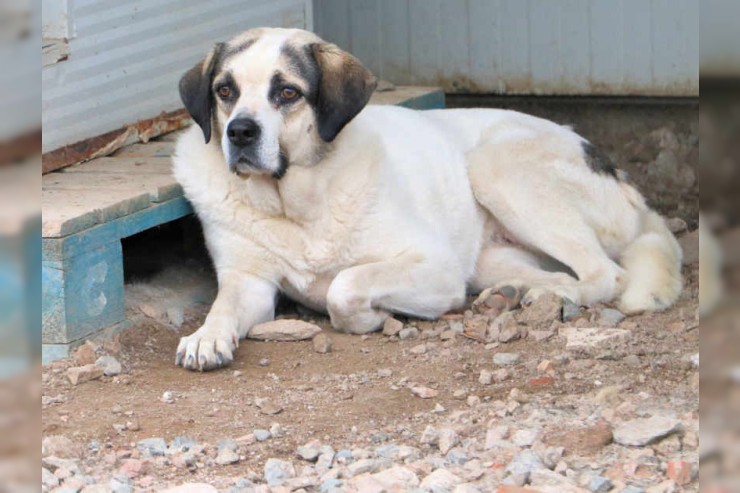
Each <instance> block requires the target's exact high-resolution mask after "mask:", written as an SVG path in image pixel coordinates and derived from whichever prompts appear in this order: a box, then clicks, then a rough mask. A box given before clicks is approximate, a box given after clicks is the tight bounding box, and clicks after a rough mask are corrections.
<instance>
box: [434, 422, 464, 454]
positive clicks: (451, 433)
mask: <svg viewBox="0 0 740 493" xmlns="http://www.w3.org/2000/svg"><path fill="white" fill-rule="evenodd" d="M437 443H438V446H439V451H440V452H442V454H446V453H447V452H449V451H450V449H452V447H454V446H455V445H457V444H458V443H460V437H459V436H458V435H457V432H455V430H453V429H452V428H442V429H441V430H439V434H438V435H437Z"/></svg>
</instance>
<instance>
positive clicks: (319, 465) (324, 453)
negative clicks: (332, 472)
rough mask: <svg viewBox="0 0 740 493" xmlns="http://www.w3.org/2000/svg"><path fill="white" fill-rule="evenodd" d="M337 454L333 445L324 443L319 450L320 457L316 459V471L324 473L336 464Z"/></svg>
mask: <svg viewBox="0 0 740 493" xmlns="http://www.w3.org/2000/svg"><path fill="white" fill-rule="evenodd" d="M335 455H336V454H335V452H334V449H333V448H331V446H329V445H324V446H323V447H321V449H320V450H319V458H318V460H317V461H316V472H318V473H319V474H324V473H326V472H327V471H328V470H329V469H331V467H332V465H333V464H334V457H335Z"/></svg>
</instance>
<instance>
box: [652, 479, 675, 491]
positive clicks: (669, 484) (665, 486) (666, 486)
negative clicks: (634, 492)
mask: <svg viewBox="0 0 740 493" xmlns="http://www.w3.org/2000/svg"><path fill="white" fill-rule="evenodd" d="M646 493H676V483H675V482H674V481H673V480H672V479H668V480H666V481H663V482H662V483H660V484H656V485H655V486H651V487H649V488H648V489H647V490H646Z"/></svg>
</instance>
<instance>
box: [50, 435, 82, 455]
mask: <svg viewBox="0 0 740 493" xmlns="http://www.w3.org/2000/svg"><path fill="white" fill-rule="evenodd" d="M41 455H42V456H44V457H46V456H49V455H52V456H54V457H60V458H62V459H77V458H79V457H80V455H81V450H80V448H79V447H77V446H76V445H75V444H74V442H73V441H72V440H70V439H69V438H67V437H66V436H64V435H52V436H48V437H46V438H44V439H43V441H42V442H41Z"/></svg>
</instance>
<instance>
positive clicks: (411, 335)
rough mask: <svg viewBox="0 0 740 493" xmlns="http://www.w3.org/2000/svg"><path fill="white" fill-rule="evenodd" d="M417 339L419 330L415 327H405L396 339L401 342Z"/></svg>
mask: <svg viewBox="0 0 740 493" xmlns="http://www.w3.org/2000/svg"><path fill="white" fill-rule="evenodd" d="M417 337H419V329H417V328H416V327H407V328H405V329H403V330H402V331H400V332H399V333H398V338H399V339H401V340H402V341H405V340H408V339H416V338H417Z"/></svg>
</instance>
